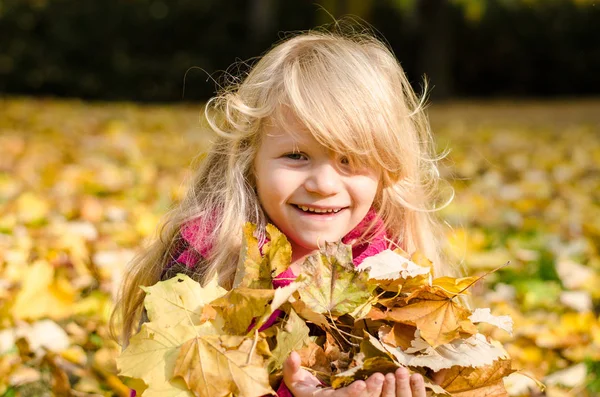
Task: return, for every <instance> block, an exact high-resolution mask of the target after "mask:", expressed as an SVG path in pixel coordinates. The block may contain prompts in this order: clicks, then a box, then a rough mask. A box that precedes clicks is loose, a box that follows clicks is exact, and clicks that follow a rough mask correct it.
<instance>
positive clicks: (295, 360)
mask: <svg viewBox="0 0 600 397" xmlns="http://www.w3.org/2000/svg"><path fill="white" fill-rule="evenodd" d="M299 371H300V355H298V353H296V352H295V351H293V352H292V353H291V354H290V356H289V357H288V358H287V359H286V360H285V361H284V363H283V379H284V381H285V383H286V384H287V385H290V384H292V382H293V381H295V380H296V379H295V378H296V375H297V374H298V372H299Z"/></svg>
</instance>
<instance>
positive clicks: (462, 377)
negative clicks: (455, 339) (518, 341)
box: [436, 359, 514, 397]
mask: <svg viewBox="0 0 600 397" xmlns="http://www.w3.org/2000/svg"><path fill="white" fill-rule="evenodd" d="M513 372H514V371H513V370H512V369H511V361H510V360H502V359H501V360H497V361H495V362H494V363H493V364H491V365H488V366H485V367H479V368H469V367H458V366H457V367H452V368H449V369H445V370H442V371H440V372H438V373H437V374H436V380H437V381H438V383H439V385H440V386H441V387H443V388H444V389H446V390H447V391H449V392H450V393H452V396H458V397H480V396H484V397H505V396H506V397H508V393H507V392H506V389H505V388H504V384H503V382H502V378H504V377H505V376H508V375H510V374H511V373H513Z"/></svg>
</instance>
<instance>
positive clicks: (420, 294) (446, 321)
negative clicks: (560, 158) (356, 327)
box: [369, 286, 471, 347]
mask: <svg viewBox="0 0 600 397" xmlns="http://www.w3.org/2000/svg"><path fill="white" fill-rule="evenodd" d="M405 302H406V303H407V304H406V305H405V306H402V307H393V308H391V309H389V310H387V311H386V312H382V311H377V310H376V311H371V312H370V313H369V318H371V319H372V320H388V321H394V322H398V323H403V324H409V325H414V326H416V327H417V328H418V329H419V331H420V332H421V337H422V338H423V339H425V340H426V341H427V342H428V343H429V344H430V345H431V346H433V347H436V346H439V345H442V344H444V343H448V342H451V341H452V340H454V339H457V338H459V337H460V332H461V331H464V327H463V326H461V324H460V323H461V322H462V321H468V318H469V316H470V315H471V312H470V311H469V310H468V309H466V308H465V307H463V306H461V305H460V304H459V303H457V302H455V301H454V300H452V298H448V297H447V296H446V294H445V292H443V291H441V290H439V289H438V288H432V287H429V286H423V287H422V288H420V289H419V290H417V291H415V292H413V293H412V294H411V295H410V296H408V297H407V298H406V299H405Z"/></svg>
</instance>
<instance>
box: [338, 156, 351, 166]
mask: <svg viewBox="0 0 600 397" xmlns="http://www.w3.org/2000/svg"><path fill="white" fill-rule="evenodd" d="M340 163H342V165H350V159H349V158H348V157H346V156H342V157H341V158H340Z"/></svg>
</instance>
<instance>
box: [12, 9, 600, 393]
mask: <svg viewBox="0 0 600 397" xmlns="http://www.w3.org/2000/svg"><path fill="white" fill-rule="evenodd" d="M345 15H353V16H354V17H356V18H357V19H359V20H364V21H366V22H367V23H369V24H371V26H372V27H373V29H375V30H376V31H377V32H378V33H379V34H381V35H382V36H383V37H385V39H386V40H387V41H388V42H389V45H390V46H391V47H392V48H393V50H394V52H395V53H396V55H397V57H398V59H399V60H400V62H401V64H402V66H403V67H404V69H405V71H406V72H407V74H408V76H409V79H410V81H411V82H412V84H413V85H414V87H415V89H416V90H417V92H421V87H422V81H423V76H427V79H428V80H429V82H430V88H431V91H430V107H429V108H428V113H429V117H430V120H431V124H432V129H433V131H434V134H435V136H436V138H437V144H438V149H439V151H440V152H443V151H445V150H446V149H450V153H449V154H448V155H447V156H446V157H445V158H444V159H443V160H442V161H441V164H440V165H441V170H442V172H443V175H444V177H445V178H446V179H447V181H448V185H447V186H446V191H447V192H449V191H450V190H451V189H453V190H454V192H455V198H454V200H453V202H452V203H451V204H450V205H449V206H448V207H446V208H444V209H443V210H441V211H440V212H439V214H440V216H441V217H442V218H443V219H444V220H445V221H446V222H447V226H448V227H447V228H446V232H447V237H448V239H447V240H448V244H447V247H446V248H447V249H448V250H449V252H451V253H452V254H454V255H455V257H456V258H457V259H456V262H457V265H459V266H463V267H465V269H466V272H467V273H469V274H483V273H485V272H487V271H489V270H491V269H494V268H497V267H498V266H500V265H502V264H504V263H506V262H508V261H510V265H509V266H507V267H506V268H503V269H502V270H500V271H497V272H495V273H493V274H491V275H488V276H487V277H486V278H485V281H484V282H483V283H480V284H478V285H477V286H476V288H474V290H473V292H474V295H475V302H476V306H477V307H490V308H491V309H492V312H493V313H495V314H498V315H503V314H508V315H511V316H512V318H513V320H514V322H515V327H514V329H515V330H514V333H513V334H512V335H508V334H506V333H503V331H489V332H491V335H492V336H493V337H494V338H495V339H497V340H500V341H501V342H502V343H503V344H504V346H505V347H506V349H507V351H508V352H509V353H510V355H511V357H512V358H513V368H516V369H522V370H523V373H522V374H521V373H518V374H516V375H514V376H512V375H511V377H509V379H508V380H507V381H506V382H505V383H506V385H507V387H508V390H509V394H510V395H511V396H542V395H547V396H560V397H562V396H598V395H600V375H599V374H600V319H599V315H600V98H599V94H600V77H599V76H600V73H598V71H599V70H600V4H599V3H598V2H596V1H592V0H490V1H484V0H362V1H360V0H345V1H344V0H322V1H314V0H287V1H277V0H230V1H217V0H195V1H192V0H170V1H167V0H103V1H92V0H78V1H74V0H0V396H2V397H5V396H6V397H8V396H36V397H37V396H113V395H118V396H129V390H128V388H127V387H126V383H127V381H126V380H125V379H120V378H118V377H117V376H116V372H117V369H116V366H115V362H114V358H115V357H116V355H118V353H119V351H120V347H119V346H118V344H117V343H115V342H114V341H112V340H111V338H110V336H109V332H108V326H107V324H108V318H109V315H110V312H111V309H112V307H113V303H114V300H115V296H116V291H117V288H118V285H119V282H120V279H121V275H122V274H123V271H124V269H125V267H126V264H127V263H128V261H129V260H130V259H131V258H132V257H133V256H134V255H135V254H136V253H138V252H140V250H141V249H142V248H143V247H144V246H145V245H146V244H147V243H148V242H149V241H150V240H151V239H152V238H154V237H155V231H156V227H157V225H159V224H160V219H161V217H162V216H163V215H164V214H165V213H166V212H167V211H168V209H169V208H170V207H171V206H172V205H173V203H175V202H177V201H178V200H179V199H181V197H182V195H183V194H184V192H185V191H186V182H187V181H188V180H189V178H190V175H191V174H192V172H193V171H192V170H193V169H194V167H195V166H196V165H197V163H198V161H197V159H198V157H199V155H200V154H201V153H203V152H205V151H206V150H207V148H208V147H209V143H210V140H211V139H212V137H213V135H212V132H210V131H209V130H208V128H207V125H206V123H205V121H204V119H203V116H202V107H203V102H204V101H205V100H207V99H208V98H209V97H211V96H212V95H213V94H214V92H215V89H216V88H217V86H218V84H219V83H222V82H223V81H224V79H225V78H226V74H225V73H224V72H225V71H227V70H229V71H230V72H232V73H233V74H237V73H238V72H239V71H243V70H244V69H245V68H246V67H247V65H246V64H244V63H243V62H241V61H246V60H249V59H251V58H252V57H256V56H258V55H260V54H262V53H264V52H265V51H266V50H268V49H269V48H270V46H271V45H272V44H273V43H274V42H276V41H277V40H279V39H281V38H283V37H284V36H285V32H290V31H297V30H303V29H309V28H313V27H316V26H320V25H323V24H328V23H331V22H332V20H333V18H340V17H343V16H345ZM234 63H235V64H236V65H235V66H233V67H232V66H231V65H232V64H234ZM250 63H251V61H250ZM523 374H528V375H529V376H532V377H534V378H536V379H539V380H541V381H543V382H544V383H545V384H546V385H547V389H546V391H544V392H542V391H540V389H539V387H538V386H536V384H535V382H533V381H532V380H531V379H530V378H529V377H527V376H525V375H523Z"/></svg>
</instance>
